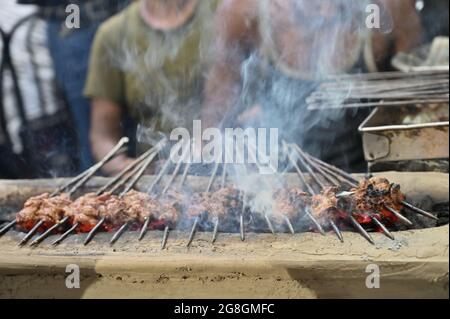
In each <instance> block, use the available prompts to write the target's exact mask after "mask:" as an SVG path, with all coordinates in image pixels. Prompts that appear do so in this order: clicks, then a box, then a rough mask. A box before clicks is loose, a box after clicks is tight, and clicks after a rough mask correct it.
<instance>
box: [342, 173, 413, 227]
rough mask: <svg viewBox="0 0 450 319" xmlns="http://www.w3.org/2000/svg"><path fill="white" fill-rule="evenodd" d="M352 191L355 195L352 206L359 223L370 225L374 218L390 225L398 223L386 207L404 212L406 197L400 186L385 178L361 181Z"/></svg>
mask: <svg viewBox="0 0 450 319" xmlns="http://www.w3.org/2000/svg"><path fill="white" fill-rule="evenodd" d="M352 191H353V192H354V195H353V196H352V202H351V206H352V209H353V211H354V212H355V213H354V215H355V217H356V219H357V220H358V222H360V223H362V224H364V223H370V222H371V217H372V216H373V217H376V218H377V219H383V220H386V221H388V222H390V223H395V222H397V221H398V218H397V217H396V216H395V215H394V214H392V213H391V212H390V211H389V210H387V209H386V207H390V208H393V209H395V210H397V211H400V210H402V208H403V204H402V201H404V200H405V195H404V194H403V193H402V192H401V190H400V185H397V184H392V183H390V182H389V181H388V180H387V179H385V178H380V177H374V178H370V179H367V180H363V181H361V182H360V184H359V185H358V187H357V188H354V189H352Z"/></svg>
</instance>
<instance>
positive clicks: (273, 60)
mask: <svg viewBox="0 0 450 319" xmlns="http://www.w3.org/2000/svg"><path fill="white" fill-rule="evenodd" d="M376 3H377V4H378V5H379V6H380V7H382V8H383V9H384V10H382V11H383V12H385V13H387V14H386V15H385V16H383V19H387V21H390V22H392V24H390V25H391V26H392V29H386V30H369V29H368V28H367V26H366V25H365V24H364V22H365V18H366V17H365V14H366V7H367V5H368V4H369V2H368V1H347V0H318V1H310V0H224V1H223V2H222V4H221V6H220V7H219V9H218V14H217V36H216V37H215V40H216V41H215V46H214V47H215V50H216V51H215V55H214V56H215V59H214V61H213V65H212V68H211V70H210V71H209V74H208V77H207V83H206V98H205V100H206V101H205V104H204V108H203V111H202V117H203V122H204V123H205V125H204V126H205V127H212V126H217V125H241V126H257V127H271V128H278V129H279V133H280V136H281V138H284V139H286V140H288V141H290V142H295V143H298V144H299V145H300V146H301V147H303V148H304V149H305V150H306V151H307V152H309V153H310V154H311V155H314V156H316V157H319V158H321V159H323V160H325V161H328V162H330V163H332V164H335V165H337V166H340V167H341V168H344V169H350V170H355V171H361V170H363V169H364V157H363V152H362V143H361V140H360V136H359V134H358V126H359V124H360V123H361V122H362V120H363V119H364V118H365V117H366V116H367V115H368V112H367V110H358V109H355V110H320V111H310V110H308V109H307V107H306V101H305V100H306V98H307V97H308V96H309V94H310V93H311V92H313V90H314V88H315V87H316V85H317V84H318V83H320V80H321V79H323V78H325V77H327V76H328V75H332V74H341V73H355V72H356V73H358V72H370V71H377V70H380V69H384V68H386V66H387V64H388V62H387V61H390V57H391V56H392V55H393V54H395V53H397V52H402V51H403V52H405V51H408V50H410V49H411V48H413V47H415V46H416V45H417V44H418V42H419V39H420V37H421V32H422V28H421V25H420V19H419V16H418V14H417V12H416V9H415V1H413V0H398V1H390V0H379V1H376ZM224 120H229V121H230V120H231V123H230V122H228V123H226V124H220V123H222V122H223V121H224Z"/></svg>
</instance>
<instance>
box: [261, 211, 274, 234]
mask: <svg viewBox="0 0 450 319" xmlns="http://www.w3.org/2000/svg"><path fill="white" fill-rule="evenodd" d="M264 219H265V220H266V224H267V227H269V230H270V232H271V233H272V234H273V235H275V229H274V228H273V225H272V222H271V221H270V218H269V216H267V214H264Z"/></svg>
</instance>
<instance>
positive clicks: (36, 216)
mask: <svg viewBox="0 0 450 319" xmlns="http://www.w3.org/2000/svg"><path fill="white" fill-rule="evenodd" d="M71 203H72V202H71V200H70V197H69V195H68V194H61V195H58V196H54V197H51V196H50V194H48V193H44V194H41V195H39V196H35V197H31V198H30V199H28V200H27V201H26V202H25V204H24V207H23V209H22V210H21V211H20V212H18V213H17V215H16V221H17V224H18V225H19V227H20V228H21V229H23V230H25V231H28V230H30V229H31V228H33V226H34V225H35V224H36V222H37V221H39V220H41V221H43V222H44V227H51V226H53V225H54V224H56V223H58V222H59V221H60V220H61V219H63V218H64V215H65V211H64V210H65V208H66V207H67V206H69V205H70V204H71Z"/></svg>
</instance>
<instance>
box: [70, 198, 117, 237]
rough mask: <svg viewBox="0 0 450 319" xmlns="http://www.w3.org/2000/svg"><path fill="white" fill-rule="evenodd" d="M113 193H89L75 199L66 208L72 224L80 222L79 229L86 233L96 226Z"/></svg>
mask: <svg viewBox="0 0 450 319" xmlns="http://www.w3.org/2000/svg"><path fill="white" fill-rule="evenodd" d="M111 196H112V195H111V194H108V193H106V194H103V195H100V196H98V195H96V194H95V193H89V194H86V195H84V196H81V197H80V198H78V199H77V200H75V201H74V202H73V203H72V204H71V205H69V206H68V207H66V208H65V210H64V211H65V215H66V216H69V217H70V220H71V222H72V224H76V223H79V225H80V226H79V227H78V231H79V232H82V233H85V232H89V231H91V230H92V228H94V226H95V225H96V224H97V223H98V221H99V220H100V219H101V218H102V217H103V216H104V215H105V213H106V210H107V208H106V202H107V201H108V200H109V199H110V198H111Z"/></svg>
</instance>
